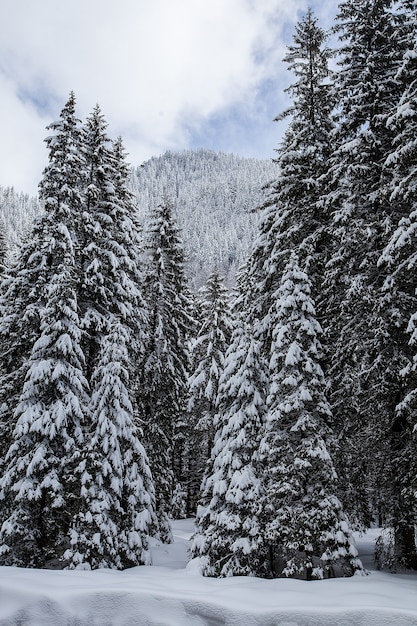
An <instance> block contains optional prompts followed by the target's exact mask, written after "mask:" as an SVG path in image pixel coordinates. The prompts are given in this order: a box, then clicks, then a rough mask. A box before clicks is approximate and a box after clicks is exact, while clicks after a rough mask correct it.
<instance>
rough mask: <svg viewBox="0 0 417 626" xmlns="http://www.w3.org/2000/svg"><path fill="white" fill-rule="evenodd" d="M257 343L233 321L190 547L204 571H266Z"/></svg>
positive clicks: (257, 573) (217, 573) (255, 573)
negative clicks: (207, 461) (214, 435)
mask: <svg viewBox="0 0 417 626" xmlns="http://www.w3.org/2000/svg"><path fill="white" fill-rule="evenodd" d="M261 348H262V344H261V343H260V342H259V340H258V339H257V338H256V337H253V336H251V333H250V328H249V327H248V326H247V325H246V324H244V323H242V324H238V325H237V327H236V328H235V330H234V332H233V337H232V342H231V345H230V347H229V350H228V352H227V354H226V362H225V367H224V370H223V373H222V375H221V378H220V383H219V396H220V403H219V414H218V421H217V433H216V437H215V442H214V447H213V451H212V455H211V461H210V464H209V468H208V470H207V475H206V478H205V480H204V484H203V490H202V494H201V507H200V508H199V509H198V514H197V520H196V526H197V532H196V535H195V537H194V543H193V548H192V551H193V555H194V556H201V557H203V573H204V575H206V576H243V575H251V576H265V575H266V574H267V573H268V570H267V555H266V554H265V538H264V534H263V529H262V526H261V522H260V514H261V509H260V506H259V502H260V498H261V496H262V495H263V482H262V476H263V469H262V468H261V467H260V465H259V463H258V461H259V457H258V447H259V441H260V437H261V433H262V428H263V419H264V413H265V398H264V389H265V387H266V385H267V379H266V377H264V375H263V371H264V370H263V367H262V361H263V356H262V354H261ZM258 471H259V473H258Z"/></svg>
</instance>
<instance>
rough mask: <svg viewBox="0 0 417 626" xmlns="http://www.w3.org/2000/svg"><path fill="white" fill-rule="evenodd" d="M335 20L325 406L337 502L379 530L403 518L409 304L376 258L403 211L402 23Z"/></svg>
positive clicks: (357, 8)
mask: <svg viewBox="0 0 417 626" xmlns="http://www.w3.org/2000/svg"><path fill="white" fill-rule="evenodd" d="M337 20H338V21H337V30H338V32H339V34H340V38H341V40H342V43H343V45H342V48H341V58H340V68H341V69H340V71H339V73H338V75H337V80H336V83H335V89H336V91H337V94H338V97H339V102H338V105H339V114H338V118H337V131H336V133H335V149H334V152H333V154H332V157H331V159H330V168H329V172H330V176H329V185H328V186H329V189H328V195H327V201H328V202H329V206H330V207H331V210H332V213H333V224H334V227H333V228H334V232H335V240H334V253H333V256H332V258H331V261H330V262H329V264H328V269H329V271H328V272H327V276H326V284H327V287H328V289H326V291H325V293H326V295H327V298H326V299H327V302H328V311H327V312H326V314H325V320H326V322H327V330H328V339H327V341H328V344H331V345H332V354H331V363H332V367H331V379H332V393H331V402H332V405H333V408H334V415H335V420H336V423H337V425H338V428H339V430H340V433H341V436H340V450H341V451H342V452H343V453H342V454H341V455H339V456H338V468H339V471H340V472H341V473H343V474H344V475H346V476H349V480H348V481H346V483H345V497H344V500H345V502H346V504H347V505H348V508H349V511H350V512H351V513H352V514H353V515H355V517H356V518H357V520H358V522H359V523H360V524H364V525H367V524H369V523H370V522H371V520H372V517H373V518H374V519H375V518H378V519H377V521H379V522H380V523H382V524H384V523H387V521H388V518H389V519H391V520H392V519H393V516H394V517H397V516H398V515H399V516H400V517H401V516H402V515H403V514H404V511H402V512H401V511H400V509H399V508H398V507H397V505H396V504H394V501H395V500H396V498H393V497H392V496H393V493H394V492H396V493H399V492H400V491H401V489H402V486H401V484H400V483H401V481H400V480H399V476H400V472H399V471H398V465H397V462H396V460H395V459H396V458H397V456H398V455H397V451H396V446H397V442H398V432H399V431H402V429H403V424H402V423H401V421H402V418H400V416H399V414H398V413H397V414H396V410H395V407H396V405H397V403H398V399H399V398H400V397H401V396H402V395H403V386H404V380H403V377H402V375H401V372H402V370H403V369H404V367H406V366H407V363H408V361H409V347H408V345H407V344H408V339H407V337H406V332H405V331H406V327H407V323H408V318H409V314H407V312H406V309H407V307H408V306H409V304H410V301H409V298H407V300H408V302H406V301H404V300H402V299H401V298H400V299H399V298H398V297H397V296H398V294H397V293H396V292H395V289H393V288H390V289H387V285H388V283H387V281H386V278H387V271H386V268H384V267H383V266H382V265H381V264H379V265H378V259H379V257H380V255H381V252H382V251H383V250H384V248H385V246H386V244H387V242H388V240H389V238H390V235H391V234H392V232H393V229H394V228H395V225H396V224H397V222H398V220H399V219H400V218H401V214H402V212H403V207H402V206H401V204H400V203H395V202H394V203H393V202H391V201H390V200H389V198H388V195H387V191H386V190H387V187H389V184H390V177H391V172H389V170H388V169H387V168H386V166H385V163H386V159H387V157H388V155H389V154H391V152H392V150H393V145H394V137H395V133H394V131H393V128H392V126H391V125H390V124H389V118H390V116H391V115H392V111H393V110H394V109H395V108H396V106H397V104H398V101H399V99H400V96H401V90H402V87H401V80H400V78H399V74H398V70H399V68H400V65H401V60H402V57H403V54H404V47H405V46H406V41H407V36H406V33H407V30H408V25H407V23H406V20H405V19H404V15H403V14H402V13H401V12H398V11H396V9H395V7H394V4H393V2H391V1H390V0H380V1H378V2H372V3H371V2H367V1H365V0H364V1H363V2H353V1H350V0H347V1H346V2H343V3H341V5H340V7H339V15H338V17H337ZM391 287H393V285H391ZM395 509H396V512H395Z"/></svg>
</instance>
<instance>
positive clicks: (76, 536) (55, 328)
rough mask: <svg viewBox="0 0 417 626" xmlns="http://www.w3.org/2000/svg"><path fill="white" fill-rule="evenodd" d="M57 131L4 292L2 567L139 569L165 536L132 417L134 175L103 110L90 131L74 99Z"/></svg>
mask: <svg viewBox="0 0 417 626" xmlns="http://www.w3.org/2000/svg"><path fill="white" fill-rule="evenodd" d="M51 128H52V130H53V131H54V134H53V135H52V136H51V137H49V138H48V139H47V143H48V147H49V153H50V154H49V165H48V167H47V168H46V169H45V172H44V178H43V180H42V182H41V185H40V190H41V196H42V198H43V200H44V204H45V213H44V214H43V215H42V216H41V218H40V219H39V220H38V222H37V223H36V225H35V228H34V231H33V237H32V240H31V241H30V243H28V244H27V245H26V246H24V247H23V249H22V254H21V256H20V257H19V259H18V261H17V262H16V266H15V269H14V270H13V272H12V273H11V276H10V277H9V278H8V279H7V281H6V282H5V284H4V286H3V293H4V296H3V304H2V309H3V310H2V312H3V314H4V316H3V319H2V324H1V333H2V336H3V337H4V338H5V345H7V350H6V351H5V353H4V354H3V357H2V358H3V362H2V365H3V372H4V374H3V382H4V383H5V386H4V387H5V392H6V393H8V401H9V402H8V407H7V405H6V410H5V411H3V415H6V417H7V418H8V419H7V420H4V421H3V425H2V427H3V428H4V430H5V432H6V433H7V437H8V448H9V449H8V452H7V455H6V456H5V461H4V464H5V465H6V467H5V469H6V471H5V473H4V476H3V477H2V480H1V485H0V488H1V491H0V522H1V524H0V526H1V534H0V539H1V542H0V545H1V547H0V553H1V555H2V557H1V558H2V562H5V563H8V564H17V565H29V566H34V565H37V566H48V563H49V562H50V559H51V558H53V557H55V558H57V559H58V560H59V563H60V565H61V566H65V565H67V566H70V567H78V566H81V567H103V566H107V567H127V566H131V565H136V564H139V563H144V562H148V561H149V552H148V537H149V534H150V533H152V534H156V533H157V521H156V516H155V513H154V488H153V483H152V477H151V474H150V469H149V465H148V461H147V457H146V454H145V452H144V449H143V446H142V444H141V442H140V436H141V432H140V429H139V428H138V427H137V426H136V425H135V424H134V417H133V408H132V403H131V398H132V388H131V387H132V385H131V382H130V381H131V376H130V372H129V369H132V360H133V358H134V357H135V358H137V357H138V356H139V355H141V354H142V353H143V335H144V322H145V320H146V311H145V305H144V302H143V300H142V296H141V289H140V287H141V285H140V279H141V275H140V265H139V264H138V260H139V254H140V251H139V247H138V234H137V232H136V230H135V223H134V220H132V219H131V217H130V215H129V213H130V211H132V210H133V202H132V197H131V195H130V194H129V192H128V191H127V176H128V169H127V166H126V164H125V161H124V152H123V146H122V143H121V141H120V140H119V141H117V142H116V143H115V144H114V145H112V144H111V142H110V140H109V139H108V138H107V135H106V132H105V128H106V125H105V123H104V120H103V117H102V115H101V112H100V109H99V108H98V107H97V108H96V109H95V110H94V112H93V114H92V115H91V116H90V118H89V119H88V120H87V124H86V127H85V129H81V128H80V125H79V122H78V120H77V119H76V118H75V99H74V96H73V94H71V96H70V99H69V101H68V103H67V104H66V105H65V107H64V109H63V111H62V113H61V118H60V121H59V122H57V123H54V124H52V125H51ZM8 297H9V299H8V300H7V299H6V298H8ZM19 326H20V333H21V336H20V337H19V335H18V329H19ZM22 341H25V345H23V344H22ZM12 359H14V362H13V360H12ZM24 381H25V382H24ZM4 405H5V403H4ZM4 405H3V408H4ZM7 411H8V413H7ZM92 441H94V445H91V442H92ZM109 451H111V452H112V454H111V455H110V457H109V458H107V454H108V453H109ZM119 453H120V454H119ZM112 473H113V474H114V475H113V476H111V475H110V474H112Z"/></svg>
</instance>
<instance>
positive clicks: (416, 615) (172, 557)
mask: <svg viewBox="0 0 417 626" xmlns="http://www.w3.org/2000/svg"><path fill="white" fill-rule="evenodd" d="M193 529H194V528H193V520H179V521H175V522H173V533H174V543H173V544H171V545H155V546H153V548H152V555H153V563H154V565H153V566H150V567H146V566H143V567H134V568H132V569H129V570H125V571H123V572H120V571H114V570H96V571H93V572H91V571H90V572H88V571H51V570H30V569H23V568H22V569H20V568H17V567H0V626H14V625H15V626H17V625H19V626H23V625H30V626H64V625H65V626H139V625H140V626H189V625H193V626H203V625H204V626H416V625H417V574H389V573H387V572H377V571H375V569H374V568H373V565H372V559H371V554H372V552H373V544H374V541H375V538H376V537H377V535H378V531H377V530H372V531H370V532H369V533H368V534H367V535H365V536H364V537H358V538H357V544H358V548H359V552H360V556H361V558H362V561H363V563H364V566H365V567H366V568H367V569H368V570H369V575H368V576H353V577H352V578H345V579H332V580H323V581H312V582H305V581H300V580H287V579H285V580H284V579H276V580H262V579H257V578H250V577H238V576H237V577H234V578H227V579H214V578H204V577H202V576H201V574H200V570H199V561H198V559H194V560H192V561H190V562H189V556H188V549H189V546H190V543H189V538H190V536H191V534H192V532H193Z"/></svg>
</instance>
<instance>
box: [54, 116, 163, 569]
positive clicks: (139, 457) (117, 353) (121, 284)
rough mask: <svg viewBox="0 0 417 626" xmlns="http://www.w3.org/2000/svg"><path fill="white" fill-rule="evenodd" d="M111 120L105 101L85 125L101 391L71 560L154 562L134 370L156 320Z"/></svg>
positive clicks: (94, 342)
mask: <svg viewBox="0 0 417 626" xmlns="http://www.w3.org/2000/svg"><path fill="white" fill-rule="evenodd" d="M106 127H107V124H106V123H105V121H104V118H103V115H102V113H101V111H100V108H99V107H98V106H97V107H96V108H95V109H94V111H93V113H92V114H91V115H90V116H89V118H88V119H87V122H86V125H85V129H84V143H83V151H84V156H85V160H86V162H87V164H88V170H87V176H86V206H85V210H84V213H83V218H84V221H83V229H84V230H83V233H82V235H83V236H82V239H81V241H82V245H81V246H80V258H81V263H82V270H83V272H82V281H81V283H80V296H79V300H80V303H79V306H80V311H81V315H82V325H83V330H84V345H85V352H86V360H87V366H86V376H87V379H88V381H89V384H90V388H91V393H92V408H91V410H92V415H91V421H89V422H88V424H86V428H85V430H86V433H87V434H88V440H89V441H90V442H91V444H90V445H88V446H87V447H86V448H85V450H84V455H83V458H82V459H81V462H80V464H79V466H78V468H77V470H76V471H77V475H78V476H79V477H80V481H81V483H82V489H81V497H80V501H79V510H78V512H77V515H76V516H75V518H74V522H73V528H72V540H71V541H72V548H71V550H69V551H68V552H67V554H66V558H67V559H68V560H69V566H70V567H92V568H96V567H103V566H106V567H115V568H120V567H126V566H128V565H137V564H141V563H144V562H147V561H148V553H147V540H148V536H149V534H150V533H152V534H156V532H157V528H156V518H155V514H154V489H153V484H152V480H151V478H150V470H149V466H148V461H147V457H146V454H145V453H144V451H143V449H142V446H141V443H140V441H139V436H140V435H141V432H140V429H138V428H137V427H135V426H134V425H133V421H132V420H133V413H132V411H133V409H132V399H133V390H132V387H133V384H132V382H131V379H132V376H131V372H129V369H130V370H133V363H132V362H136V360H137V359H138V358H140V357H141V356H142V353H143V334H144V323H145V320H146V308H145V304H144V301H143V299H142V295H141V290H140V287H141V281H142V276H141V274H140V264H139V256H140V249H139V241H138V231H137V229H136V224H135V222H134V221H133V219H132V217H131V215H130V214H131V213H133V211H134V207H133V202H132V196H131V194H130V193H129V192H128V190H127V187H126V180H127V176H128V169H127V166H126V163H125V160H124V150H123V145H122V142H121V140H118V141H117V142H115V143H114V144H112V142H111V141H110V139H109V138H108V136H107V134H106ZM103 385H104V387H103ZM112 474H113V475H112Z"/></svg>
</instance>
